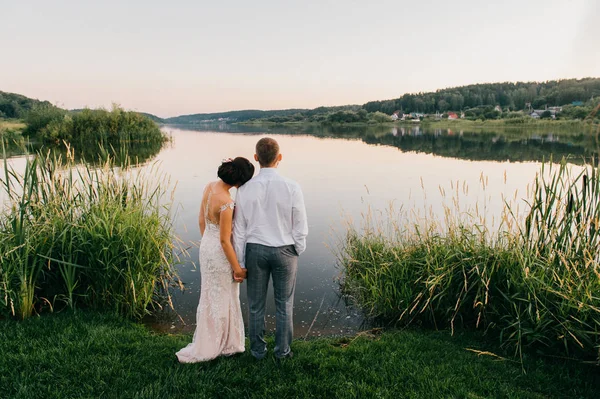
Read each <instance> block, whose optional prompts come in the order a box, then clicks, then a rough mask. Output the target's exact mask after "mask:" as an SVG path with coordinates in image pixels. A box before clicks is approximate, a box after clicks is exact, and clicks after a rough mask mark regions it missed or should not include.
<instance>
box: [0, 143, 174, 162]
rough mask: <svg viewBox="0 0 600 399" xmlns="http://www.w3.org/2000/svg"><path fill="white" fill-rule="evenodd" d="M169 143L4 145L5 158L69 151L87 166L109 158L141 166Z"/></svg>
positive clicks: (64, 154) (59, 153) (62, 154)
mask: <svg viewBox="0 0 600 399" xmlns="http://www.w3.org/2000/svg"><path fill="white" fill-rule="evenodd" d="M168 145H171V144H170V143H168V142H167V143H161V142H130V143H127V144H124V145H120V146H116V147H115V146H112V145H107V146H103V145H100V144H90V145H88V146H76V147H68V146H67V145H65V144H59V145H41V144H39V143H25V144H24V143H9V144H8V145H5V152H4V154H5V156H6V158H16V157H22V156H24V155H27V154H33V153H38V152H39V153H42V154H45V155H46V154H49V155H50V156H51V157H59V156H60V157H62V158H65V157H66V156H67V152H68V151H71V154H72V155H73V157H74V159H75V162H77V163H87V164H89V165H99V164H103V163H105V162H106V160H107V159H108V158H109V157H110V158H113V159H114V161H115V164H116V165H120V166H124V165H125V164H129V165H141V164H144V163H146V162H148V161H150V160H152V159H153V158H155V157H156V155H158V153H159V152H160V150H161V149H162V148H163V147H164V146H168Z"/></svg>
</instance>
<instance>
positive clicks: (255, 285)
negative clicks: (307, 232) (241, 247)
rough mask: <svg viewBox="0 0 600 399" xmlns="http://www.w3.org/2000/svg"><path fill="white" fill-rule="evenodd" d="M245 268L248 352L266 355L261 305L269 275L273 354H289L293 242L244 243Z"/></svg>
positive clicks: (295, 262) (295, 266)
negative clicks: (278, 244)
mask: <svg viewBox="0 0 600 399" xmlns="http://www.w3.org/2000/svg"><path fill="white" fill-rule="evenodd" d="M246 269H248V277H247V284H248V307H249V317H248V324H249V326H248V334H249V336H250V351H251V353H252V355H253V356H254V357H256V358H257V359H262V358H263V357H265V355H266V354H267V343H266V341H265V339H264V335H265V306H266V302H267V289H268V286H269V279H270V277H271V276H273V292H274V297H275V327H276V330H275V356H276V357H284V356H287V355H288V354H289V353H290V344H291V342H292V337H293V335H294V322H293V315H294V290H295V288H296V272H297V270H298V254H297V253H296V249H295V248H294V246H293V245H286V246H284V247H267V246H265V245H260V244H250V243H248V244H246Z"/></svg>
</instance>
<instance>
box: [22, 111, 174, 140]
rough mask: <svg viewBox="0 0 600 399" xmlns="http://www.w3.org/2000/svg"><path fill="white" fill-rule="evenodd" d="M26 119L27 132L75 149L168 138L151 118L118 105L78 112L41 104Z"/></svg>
mask: <svg viewBox="0 0 600 399" xmlns="http://www.w3.org/2000/svg"><path fill="white" fill-rule="evenodd" d="M25 122H26V124H27V128H26V129H25V131H24V134H25V135H28V136H34V137H36V138H37V139H38V140H40V141H42V142H44V143H47V144H52V143H55V144H60V143H62V142H67V143H70V144H71V145H72V146H75V147H76V148H79V147H86V146H90V145H91V144H100V145H103V146H105V147H106V148H108V147H110V146H114V147H116V148H117V147H121V146H122V145H124V144H128V145H133V144H135V143H159V144H162V143H164V142H165V141H168V137H167V136H165V135H164V134H163V133H162V132H161V130H160V128H159V127H158V125H157V124H156V123H154V121H152V120H151V119H150V118H148V117H147V116H145V115H142V114H139V113H137V112H132V111H125V110H124V109H122V108H120V107H119V106H117V105H114V106H113V108H112V109H111V110H110V111H108V110H105V109H88V108H86V109H83V110H81V111H76V112H67V111H65V110H62V109H59V108H56V107H52V106H40V107H37V108H34V109H33V110H31V111H30V112H29V113H28V114H27V117H26V119H25Z"/></svg>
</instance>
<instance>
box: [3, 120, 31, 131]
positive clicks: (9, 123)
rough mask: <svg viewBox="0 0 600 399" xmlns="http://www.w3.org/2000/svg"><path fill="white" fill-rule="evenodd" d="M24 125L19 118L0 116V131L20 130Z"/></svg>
mask: <svg viewBox="0 0 600 399" xmlns="http://www.w3.org/2000/svg"><path fill="white" fill-rule="evenodd" d="M25 126H26V125H25V123H23V122H22V121H20V120H14V119H2V118H0V131H6V130H16V131H21V130H23V129H25Z"/></svg>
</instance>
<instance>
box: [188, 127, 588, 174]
mask: <svg viewBox="0 0 600 399" xmlns="http://www.w3.org/2000/svg"><path fill="white" fill-rule="evenodd" d="M178 127H179V128H182V129H186V130H197V131H213V132H224V133H246V134H261V133H264V134H293V135H298V134H300V135H310V136H315V137H333V138H346V139H357V140H361V141H363V142H365V143H367V144H374V145H386V146H392V147H396V148H399V149H400V150H402V151H404V152H418V153H425V154H432V155H438V156H443V157H450V158H459V159H467V160H471V161H509V162H526V161H544V160H548V159H550V158H553V159H555V160H558V159H561V158H563V157H565V158H567V159H568V161H569V162H572V163H576V164H581V163H583V160H584V159H589V158H590V157H596V156H597V154H598V152H599V151H598V143H597V142H596V138H595V135H593V134H591V132H590V131H587V130H589V129H585V128H584V129H580V130H573V129H567V128H560V127H558V128H556V129H547V128H546V129H544V128H528V129H527V128H510V129H501V128H499V129H488V128H486V129H478V130H471V131H469V130H465V129H447V128H446V129H440V128H430V127H428V126H427V125H425V126H420V125H415V126H392V127H390V126H381V125H375V126H323V125H285V126H283V125H274V126H259V125H230V124H226V123H221V124H214V125H212V124H207V125H196V126H191V127H190V126H187V125H186V126H178Z"/></svg>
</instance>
